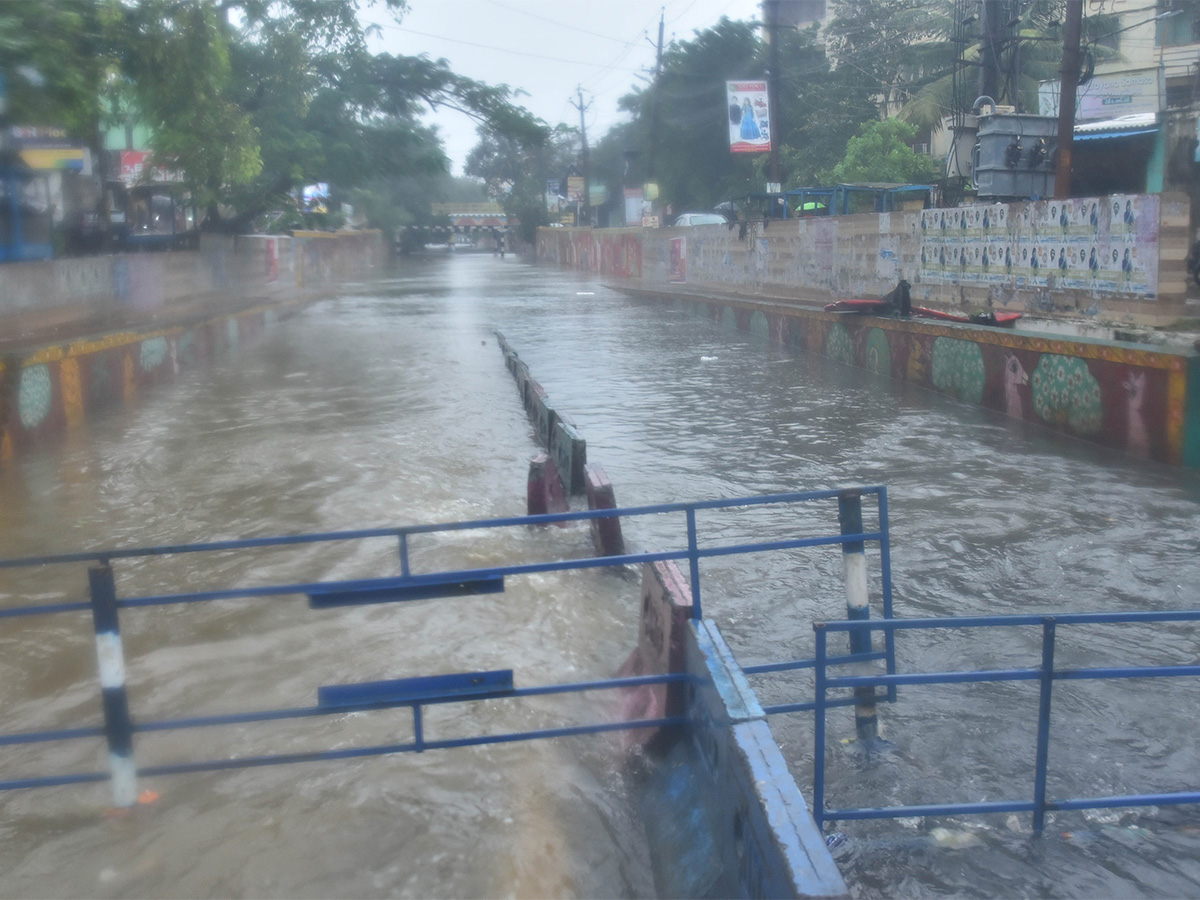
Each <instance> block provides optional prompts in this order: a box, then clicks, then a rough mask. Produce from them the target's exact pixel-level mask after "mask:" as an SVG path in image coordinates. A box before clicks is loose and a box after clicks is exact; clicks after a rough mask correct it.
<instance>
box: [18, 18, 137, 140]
mask: <svg viewBox="0 0 1200 900" xmlns="http://www.w3.org/2000/svg"><path fill="white" fill-rule="evenodd" d="M119 18H120V15H119V7H118V5H117V4H116V3H114V2H95V3H48V2H45V0H8V2H5V3H0V76H3V78H4V84H5V88H6V95H7V101H8V112H7V119H8V121H10V122H14V123H18V124H29V125H53V126H57V127H61V128H65V129H66V130H67V131H68V132H69V133H70V134H72V135H73V136H75V137H77V138H78V139H80V140H83V141H86V142H87V143H88V144H89V145H90V144H92V143H94V141H95V140H96V137H97V132H98V128H99V121H100V104H99V103H98V99H97V98H98V94H99V92H100V90H102V89H103V86H104V85H105V84H106V83H107V81H108V79H109V76H110V74H111V72H112V70H113V69H114V68H115V65H116V47H115V46H114V42H113V40H112V24H113V22H114V21H116V20H119Z"/></svg>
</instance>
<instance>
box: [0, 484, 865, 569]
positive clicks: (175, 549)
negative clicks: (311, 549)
mask: <svg viewBox="0 0 1200 900" xmlns="http://www.w3.org/2000/svg"><path fill="white" fill-rule="evenodd" d="M853 490H855V491H857V492H858V493H860V494H864V495H867V494H875V495H879V494H880V493H881V492H882V490H883V488H882V487H881V486H879V485H875V486H870V487H859V488H853ZM842 493H843V491H841V490H828V491H802V492H796V493H790V494H768V495H764V496H761V497H741V498H737V499H731V500H705V501H700V502H694V503H661V504H657V505H652V506H630V507H624V508H619V509H596V510H577V511H574V512H563V513H544V514H541V515H535V516H510V517H506V518H495V519H476V520H473V521H466V522H443V523H437V524H429V525H404V526H391V527H386V528H363V529H356V530H353V531H329V532H322V533H316V534H301V535H283V536H276V537H265V538H242V539H238V540H229V541H212V542H209V543H199V544H165V545H160V546H156V547H135V548H129V549H123V550H122V549H112V550H87V551H81V552H78V553H59V554H53V555H47V556H27V557H19V558H13V559H0V568H18V567H22V566H42V565H53V564H58V563H75V562H93V561H99V562H105V561H107V560H110V559H128V558H130V557H137V556H166V555H170V554H176V553H203V552H211V551H218V550H248V549H255V548H261V547H273V546H287V545H294V544H313V543H320V542H323V541H350V540H360V539H364V538H377V537H378V538H382V537H399V536H400V535H413V534H433V533H437V532H448V531H470V530H476V529H486V528H504V527H511V526H514V525H538V524H544V523H552V522H569V521H577V520H588V519H600V518H610V517H618V516H627V517H628V516H643V515H657V514H660V513H672V512H686V511H687V510H689V509H737V508H741V507H748V506H764V505H768V504H776V503H799V502H804V501H810V500H825V499H830V498H834V497H838V496H839V495H841V494H842Z"/></svg>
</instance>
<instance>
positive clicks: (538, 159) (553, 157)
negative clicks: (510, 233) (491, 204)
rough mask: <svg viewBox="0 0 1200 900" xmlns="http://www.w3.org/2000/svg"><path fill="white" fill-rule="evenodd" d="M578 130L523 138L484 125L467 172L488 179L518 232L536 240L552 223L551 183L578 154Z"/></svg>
mask: <svg viewBox="0 0 1200 900" xmlns="http://www.w3.org/2000/svg"><path fill="white" fill-rule="evenodd" d="M576 145H577V139H576V134H575V131H574V130H573V129H571V128H568V127H567V126H565V125H559V126H558V127H557V128H555V129H553V131H552V132H550V134H549V136H548V137H546V138H543V139H538V138H537V136H536V135H535V136H534V139H528V138H526V139H522V138H520V137H514V136H512V135H510V134H505V133H502V132H500V131H498V130H496V129H493V128H488V127H483V128H480V129H479V143H478V144H476V145H475V147H474V148H473V149H472V150H471V153H470V155H468V156H467V162H466V165H465V166H464V167H463V171H464V172H466V174H467V175H472V176H474V177H476V178H480V179H482V180H483V184H484V191H485V192H486V194H487V196H489V197H491V198H492V199H493V200H496V201H498V202H499V203H500V205H501V207H502V208H503V209H504V212H505V215H507V216H508V217H509V218H510V219H513V220H516V221H518V222H519V223H520V224H519V226H518V230H517V234H518V235H519V236H520V238H521V240H523V241H525V242H526V243H532V242H533V240H534V238H535V236H536V234H537V229H538V228H539V227H540V226H542V225H546V224H548V223H549V221H550V219H549V216H548V214H547V210H546V182H547V181H548V180H549V179H552V178H560V177H562V175H563V173H564V172H566V170H567V169H568V168H570V167H571V164H572V162H573V160H574V157H575V148H576Z"/></svg>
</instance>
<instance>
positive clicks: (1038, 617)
mask: <svg viewBox="0 0 1200 900" xmlns="http://www.w3.org/2000/svg"><path fill="white" fill-rule="evenodd" d="M1048 620H1052V621H1054V622H1055V623H1056V624H1058V625H1121V624H1127V623H1133V622H1196V621H1200V610H1196V609H1188V610H1164V611H1161V612H1100V613H1054V614H1053V615H1051V614H1049V613H1046V614H1032V615H1031V614H1021V615H1011V616H959V617H951V618H919V619H862V620H853V621H851V620H839V621H835V622H817V623H815V624H814V625H813V627H814V628H823V629H825V630H827V631H862V630H864V629H871V630H879V631H907V630H911V629H949V628H990V627H996V626H1004V627H1009V626H1011V627H1024V626H1028V625H1039V626H1040V625H1042V624H1044V623H1045V622H1046V621H1048Z"/></svg>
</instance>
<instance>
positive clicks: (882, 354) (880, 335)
mask: <svg viewBox="0 0 1200 900" xmlns="http://www.w3.org/2000/svg"><path fill="white" fill-rule="evenodd" d="M866 359H867V368H868V369H870V370H871V371H872V372H874V373H875V374H876V375H891V374H892V348H891V346H890V345H889V344H888V339H887V333H886V332H885V331H884V330H883V329H882V328H872V329H871V330H870V331H869V332H868V333H867V353H866Z"/></svg>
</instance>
